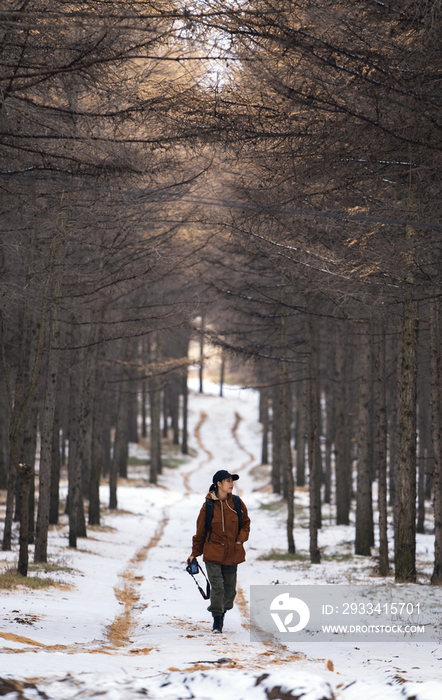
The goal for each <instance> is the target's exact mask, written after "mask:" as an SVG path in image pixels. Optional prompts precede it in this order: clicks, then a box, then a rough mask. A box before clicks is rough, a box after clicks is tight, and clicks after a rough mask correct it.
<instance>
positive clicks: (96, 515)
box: [88, 323, 107, 525]
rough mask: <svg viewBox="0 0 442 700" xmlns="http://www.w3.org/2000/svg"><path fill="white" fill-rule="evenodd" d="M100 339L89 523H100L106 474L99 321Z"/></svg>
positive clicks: (99, 337)
mask: <svg viewBox="0 0 442 700" xmlns="http://www.w3.org/2000/svg"><path fill="white" fill-rule="evenodd" d="M98 339H99V340H100V341H101V343H100V345H99V346H98V347H97V352H96V357H95V373H94V380H93V387H94V388H93V397H94V398H93V411H92V451H91V473H90V482H89V513H88V523H89V525H99V524H100V479H101V475H102V474H104V440H103V438H104V426H105V425H106V424H107V421H106V420H105V414H106V405H105V404H106V396H105V390H104V363H105V359H106V349H105V344H104V343H103V342H102V341H103V332H102V326H101V323H99V329H98Z"/></svg>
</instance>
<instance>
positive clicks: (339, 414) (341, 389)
mask: <svg viewBox="0 0 442 700" xmlns="http://www.w3.org/2000/svg"><path fill="white" fill-rule="evenodd" d="M335 346H336V356H335V369H336V375H335V420H336V427H335V433H336V434H335V474H336V523H337V525H349V523H350V503H351V491H352V487H351V456H350V446H349V440H348V422H347V419H346V414H347V411H348V409H347V401H346V381H345V380H346V376H347V375H346V352H345V349H346V346H345V333H344V323H343V321H336V335H335Z"/></svg>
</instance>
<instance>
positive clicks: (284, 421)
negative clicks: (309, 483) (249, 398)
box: [279, 317, 295, 554]
mask: <svg viewBox="0 0 442 700" xmlns="http://www.w3.org/2000/svg"><path fill="white" fill-rule="evenodd" d="M286 343H287V341H286V332H285V318H284V317H282V318H281V347H282V349H283V354H284V355H285V354H286V352H285V349H286ZM279 365H280V366H279V377H280V382H281V387H280V394H281V441H282V449H281V463H282V465H281V466H282V469H283V473H284V484H285V489H284V490H285V494H284V495H285V498H286V500H287V545H288V552H289V554H295V539H294V536H293V527H294V521H295V481H294V478H293V461H292V420H291V418H292V395H291V390H290V385H289V383H288V377H287V365H286V363H285V362H284V360H282V361H281V362H280V363H279Z"/></svg>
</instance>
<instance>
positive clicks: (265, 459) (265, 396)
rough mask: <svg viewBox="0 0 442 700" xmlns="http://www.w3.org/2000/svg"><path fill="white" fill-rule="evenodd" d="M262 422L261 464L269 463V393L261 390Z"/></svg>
mask: <svg viewBox="0 0 442 700" xmlns="http://www.w3.org/2000/svg"><path fill="white" fill-rule="evenodd" d="M259 397H260V402H259V407H260V420H261V424H262V442H261V464H268V463H269V392H268V389H260V392H259Z"/></svg>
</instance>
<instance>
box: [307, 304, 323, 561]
mask: <svg viewBox="0 0 442 700" xmlns="http://www.w3.org/2000/svg"><path fill="white" fill-rule="evenodd" d="M306 341H307V348H306V350H307V356H308V373H307V440H308V466H309V500H310V523H309V527H310V561H311V563H312V564H319V563H320V561H321V553H320V551H319V547H318V528H319V527H320V525H319V523H320V520H321V517H320V511H321V498H320V495H321V492H320V488H321V473H320V465H319V464H318V446H317V443H318V440H319V416H318V395H317V392H318V374H319V332H318V320H317V318H316V316H314V315H313V314H311V313H308V314H307V317H306Z"/></svg>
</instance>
